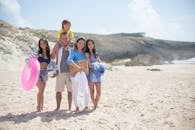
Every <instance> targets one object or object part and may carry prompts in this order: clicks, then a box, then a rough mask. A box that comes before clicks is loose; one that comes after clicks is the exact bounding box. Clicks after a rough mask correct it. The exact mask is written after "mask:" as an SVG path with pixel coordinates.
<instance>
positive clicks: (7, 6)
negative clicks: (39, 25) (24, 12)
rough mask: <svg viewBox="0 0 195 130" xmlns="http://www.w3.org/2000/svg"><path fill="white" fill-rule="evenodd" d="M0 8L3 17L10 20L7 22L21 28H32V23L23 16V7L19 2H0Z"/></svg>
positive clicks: (3, 0) (13, 0)
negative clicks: (21, 11)
mask: <svg viewBox="0 0 195 130" xmlns="http://www.w3.org/2000/svg"><path fill="white" fill-rule="evenodd" d="M0 7H1V11H2V14H3V17H4V18H6V19H8V21H7V22H9V23H11V24H12V23H14V25H15V26H19V27H26V26H28V27H29V26H31V23H30V22H28V21H27V20H25V19H24V18H23V17H22V16H21V14H20V8H21V7H20V4H19V3H18V2H17V0H0Z"/></svg>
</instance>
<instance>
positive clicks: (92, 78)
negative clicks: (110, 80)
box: [87, 69, 101, 83]
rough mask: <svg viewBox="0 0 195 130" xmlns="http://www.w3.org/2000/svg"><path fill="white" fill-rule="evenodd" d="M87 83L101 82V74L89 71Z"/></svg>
mask: <svg viewBox="0 0 195 130" xmlns="http://www.w3.org/2000/svg"><path fill="white" fill-rule="evenodd" d="M87 78H88V81H89V82H93V83H100V82H101V73H99V72H97V71H93V70H91V69H89V75H88V77H87Z"/></svg>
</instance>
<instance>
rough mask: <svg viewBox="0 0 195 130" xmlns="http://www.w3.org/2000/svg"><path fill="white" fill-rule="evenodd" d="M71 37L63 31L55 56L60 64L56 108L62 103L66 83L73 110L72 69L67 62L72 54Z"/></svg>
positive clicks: (69, 106)
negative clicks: (69, 44)
mask: <svg viewBox="0 0 195 130" xmlns="http://www.w3.org/2000/svg"><path fill="white" fill-rule="evenodd" d="M68 41H69V38H68V35H67V33H66V32H63V33H61V35H60V39H59V43H58V45H59V49H58V50H57V53H56V55H54V57H53V58H56V62H57V66H58V75H57V77H56V89H55V90H56V103H57V107H56V109H55V110H59V109H60V104H61V100H62V92H63V91H64V87H65V85H66V88H67V92H68V110H69V111H71V105H72V86H71V81H70V70H69V65H68V64H67V62H66V61H67V58H68V56H69V54H70V48H69V47H68V43H69V42H68Z"/></svg>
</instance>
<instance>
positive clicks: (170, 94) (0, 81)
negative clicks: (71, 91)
mask: <svg viewBox="0 0 195 130" xmlns="http://www.w3.org/2000/svg"><path fill="white" fill-rule="evenodd" d="M5 67H6V66H5ZM22 67H23V66H19V67H16V69H14V68H12V69H9V68H7V69H4V68H2V67H1V69H0V74H1V77H0V98H1V99H0V130H81V129H82V130H92V129H97V130H99V129H105V130H109V129H112V130H119V129H120V130H194V129H195V64H171V65H156V66H145V67H143V66H142V67H141V66H140V67H124V66H110V65H106V68H107V69H106V72H105V74H104V76H103V77H102V81H103V82H102V96H101V99H100V104H99V107H98V108H97V109H96V110H93V109H92V103H91V102H90V108H89V110H87V111H81V112H80V113H74V112H68V111H67V92H66V91H65V92H63V99H62V104H61V110H59V111H53V110H54V109H55V107H56V102H55V78H54V79H51V78H50V79H49V81H48V82H47V86H46V89H45V93H44V94H45V101H44V111H43V112H39V113H37V112H35V110H36V94H37V88H36V87H34V88H33V89H32V90H31V91H24V90H23V89H22V87H21V84H20V75H21V70H22ZM152 70H157V71H152ZM82 98H83V97H82V95H80V98H79V99H80V100H79V103H80V106H81V107H83V100H82ZM74 109H75V108H74V105H73V108H72V110H74Z"/></svg>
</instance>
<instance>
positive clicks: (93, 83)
mask: <svg viewBox="0 0 195 130" xmlns="http://www.w3.org/2000/svg"><path fill="white" fill-rule="evenodd" d="M86 57H87V59H88V62H89V75H88V84H89V88H90V96H91V101H92V102H93V105H94V109H96V108H97V106H98V102H99V100H100V96H101V72H100V71H99V70H97V69H95V64H96V63H97V62H98V63H99V62H100V58H99V56H98V55H97V54H96V48H95V43H94V41H93V40H91V39H88V40H87V42H86ZM94 88H96V95H95V93H94V92H95V89H94Z"/></svg>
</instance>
